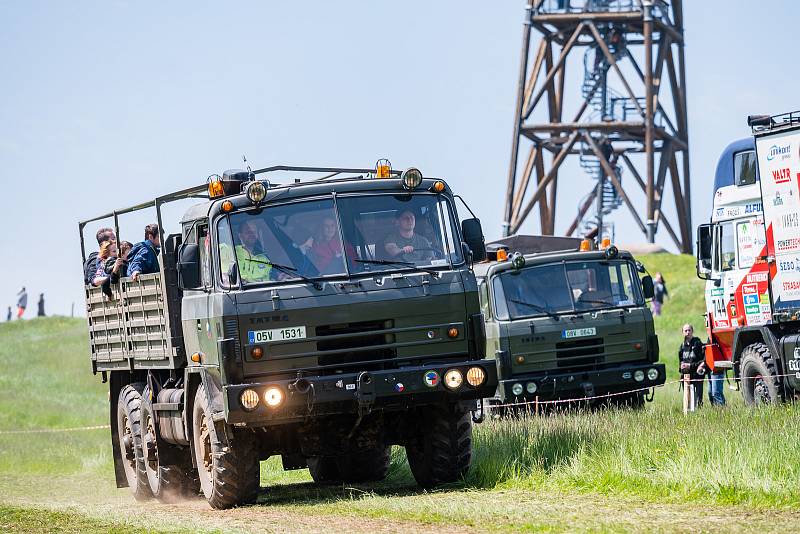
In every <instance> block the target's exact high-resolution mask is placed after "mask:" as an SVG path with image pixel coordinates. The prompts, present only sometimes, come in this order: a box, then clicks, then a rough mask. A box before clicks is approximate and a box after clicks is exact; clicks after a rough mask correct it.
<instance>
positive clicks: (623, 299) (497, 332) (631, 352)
mask: <svg viewBox="0 0 800 534" xmlns="http://www.w3.org/2000/svg"><path fill="white" fill-rule="evenodd" d="M510 239H511V241H510V242H509V243H508V245H510V247H509V246H507V245H504V244H502V243H501V244H496V245H494V246H493V247H492V246H490V251H489V261H487V262H484V263H480V264H478V265H476V266H475V269H474V270H475V274H476V276H477V277H478V286H479V294H480V299H481V306H482V310H483V314H484V318H485V324H486V352H487V354H488V355H490V356H491V355H494V356H495V358H496V359H497V365H498V369H499V371H498V372H499V379H500V382H499V386H498V389H497V393H496V395H495V397H494V399H493V403H494V404H496V405H498V404H499V405H513V404H518V403H526V402H530V403H535V402H541V401H554V400H556V401H557V400H564V401H565V402H566V401H569V400H571V399H581V398H586V397H591V398H595V399H594V400H595V402H598V401H602V400H608V399H611V400H612V401H616V403H620V404H621V403H624V404H627V405H631V406H637V407H638V406H642V405H643V404H644V401H645V399H646V398H648V396H647V395H646V394H645V393H646V392H647V390H648V388H652V387H655V386H658V385H660V384H663V383H664V381H665V379H666V374H665V369H664V365H663V364H661V363H658V356H659V350H658V338H657V336H656V333H655V329H654V326H653V317H652V315H651V313H650V310H649V309H648V307H647V305H646V303H645V299H647V298H650V297H652V292H653V282H652V279H651V278H650V277H649V276H644V277H643V278H642V279H640V278H639V272H640V271H642V272H643V271H644V267H643V266H642V265H641V263H639V262H637V261H636V260H634V258H633V256H631V254H630V253H628V252H624V251H619V250H617V248H616V247H614V246H608V247H606V248H605V249H604V250H589V249H590V248H591V245H590V242H589V241H588V240H587V241H584V242H583V243H582V242H581V240H580V239H565V238H555V237H542V236H515V237H512V238H510ZM512 247H513V248H512ZM491 249H494V250H491ZM513 249H517V252H513V253H510V254H509V252H508V251H509V250H513ZM520 250H522V252H519V251H520ZM523 252H531V253H527V254H524V253H523ZM626 392H630V393H626ZM620 393H622V394H621V395H611V396H610V397H605V398H603V397H604V396H607V395H609V394H620Z"/></svg>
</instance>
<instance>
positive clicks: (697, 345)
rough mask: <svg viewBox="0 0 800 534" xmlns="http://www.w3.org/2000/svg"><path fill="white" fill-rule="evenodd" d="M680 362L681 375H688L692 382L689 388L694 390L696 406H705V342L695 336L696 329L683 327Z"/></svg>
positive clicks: (679, 353)
mask: <svg viewBox="0 0 800 534" xmlns="http://www.w3.org/2000/svg"><path fill="white" fill-rule="evenodd" d="M678 361H679V362H680V363H679V369H680V373H681V375H688V376H689V379H690V380H691V382H689V385H688V386H687V387H691V388H694V398H695V404H696V406H697V407H698V408H699V407H700V406H702V405H703V375H704V374H705V366H706V364H705V354H704V350H703V342H702V341H700V338H699V337H695V335H694V327H693V326H692V325H690V324H688V323H687V324H685V325H683V343H681V346H680V348H679V349H678Z"/></svg>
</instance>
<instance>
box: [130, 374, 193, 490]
mask: <svg viewBox="0 0 800 534" xmlns="http://www.w3.org/2000/svg"><path fill="white" fill-rule="evenodd" d="M148 392H149V390H148V389H147V388H146V389H145V390H144V392H143V394H142V396H143V399H142V403H141V412H142V457H143V462H144V468H145V476H146V477H147V483H148V487H149V488H150V491H151V492H152V494H153V497H155V498H156V499H158V500H159V501H160V502H163V503H167V504H170V503H176V502H179V501H181V500H183V499H184V498H186V497H190V496H193V495H197V493H198V492H197V489H198V483H197V480H196V479H197V476H196V475H195V474H194V473H193V471H194V469H192V466H191V463H190V462H187V465H163V464H162V463H161V462H160V457H159V455H158V447H157V446H156V442H155V441H154V438H153V437H151V436H148V434H149V433H150V430H149V425H151V426H153V427H154V426H155V424H154V423H155V422H154V421H153V422H149V421H148V419H149V418H150V416H151V408H150V401H149V400H148ZM149 442H152V445H151V446H150V447H149V446H148V443H149ZM151 450H152V451H153V453H154V461H153V462H152V463H151V462H150V458H149V456H150V454H151V453H150V452H148V451H151ZM186 458H187V459H188V458H189V451H188V450H187V451H186ZM152 464H155V465H154V466H153V465H152Z"/></svg>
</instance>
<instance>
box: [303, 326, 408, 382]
mask: <svg viewBox="0 0 800 534" xmlns="http://www.w3.org/2000/svg"><path fill="white" fill-rule="evenodd" d="M392 328H394V321H393V320H391V319H387V320H374V321H361V322H356V323H344V324H331V325H322V326H318V327H316V334H317V337H322V338H328V339H322V340H319V341H317V350H318V351H319V352H320V353H324V352H330V353H331V354H320V355H319V357H318V361H319V364H320V365H323V366H327V365H336V366H338V365H342V366H343V367H346V366H347V365H348V364H354V363H356V362H375V364H373V365H371V366H370V365H368V366H367V367H368V368H370V369H371V370H376V369H385V368H387V367H388V365H387V364H388V363H389V362H391V360H393V359H394V358H396V357H397V351H396V350H395V349H394V348H387V347H385V345H389V344H392V343H394V342H395V335H394V334H393V333H387V332H385V331H386V330H389V329H392ZM369 347H380V348H375V349H374V350H369ZM391 367H395V365H394V364H393V363H392V364H391ZM331 372H336V370H335V369H333V370H331Z"/></svg>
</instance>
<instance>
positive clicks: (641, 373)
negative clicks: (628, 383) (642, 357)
mask: <svg viewBox="0 0 800 534" xmlns="http://www.w3.org/2000/svg"><path fill="white" fill-rule="evenodd" d="M633 379H634V380H636V381H637V382H641V381H643V380H644V371H642V370H641V369H639V370H638V371H636V372H635V373H633Z"/></svg>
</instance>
